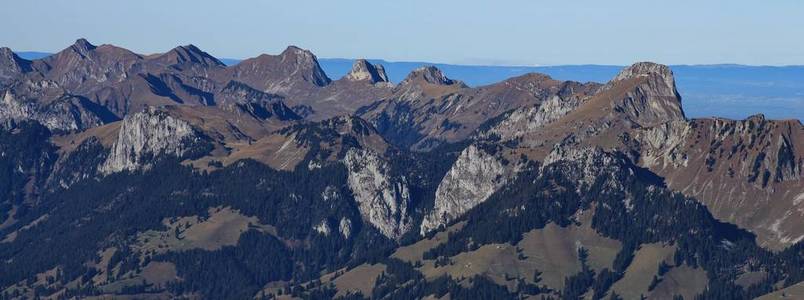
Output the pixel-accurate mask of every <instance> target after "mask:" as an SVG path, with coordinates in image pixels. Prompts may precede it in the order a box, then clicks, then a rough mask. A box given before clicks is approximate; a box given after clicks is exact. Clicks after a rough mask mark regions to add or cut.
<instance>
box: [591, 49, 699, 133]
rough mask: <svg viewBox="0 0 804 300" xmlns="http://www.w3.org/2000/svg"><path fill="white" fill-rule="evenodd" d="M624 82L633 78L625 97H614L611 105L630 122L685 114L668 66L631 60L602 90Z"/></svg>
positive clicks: (680, 117)
mask: <svg viewBox="0 0 804 300" xmlns="http://www.w3.org/2000/svg"><path fill="white" fill-rule="evenodd" d="M623 82H633V84H635V85H636V86H634V87H633V88H632V89H630V90H628V91H626V92H625V95H624V97H622V98H620V99H618V100H616V101H613V102H612V108H613V110H614V111H616V112H620V113H622V114H624V115H625V117H626V119H628V120H629V121H631V122H632V123H635V124H637V125H639V126H643V127H647V126H652V125H657V124H661V123H664V122H669V121H676V120H684V119H685V118H686V117H685V115H684V111H683V110H682V109H681V96H680V95H679V94H678V91H677V90H676V83H675V79H674V78H673V72H672V71H671V70H670V67H668V66H665V65H660V64H655V63H649V62H641V63H636V64H633V65H631V66H630V67H628V68H625V69H624V70H623V71H621V72H620V73H619V74H618V75H617V76H616V77H615V78H614V79H613V80H612V81H610V82H609V83H608V84H607V85H606V86H604V87H603V90H604V91H607V90H612V89H617V87H622V86H629V85H621V84H622V83H623Z"/></svg>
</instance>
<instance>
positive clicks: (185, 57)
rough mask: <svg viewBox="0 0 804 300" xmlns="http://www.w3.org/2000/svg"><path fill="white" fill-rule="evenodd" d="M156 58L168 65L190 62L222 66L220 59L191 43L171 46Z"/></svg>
mask: <svg viewBox="0 0 804 300" xmlns="http://www.w3.org/2000/svg"><path fill="white" fill-rule="evenodd" d="M156 60H158V61H161V62H163V63H165V64H169V65H179V64H187V63H191V64H200V65H204V66H220V67H222V66H224V64H223V63H222V62H221V61H220V60H218V59H217V58H215V57H214V56H212V55H210V54H209V53H206V52H204V51H203V50H201V49H199V48H198V47H196V46H195V45H192V44H190V45H185V46H178V47H176V48H173V49H171V50H170V51H168V52H167V53H165V54H162V55H160V56H159V57H157V58H156Z"/></svg>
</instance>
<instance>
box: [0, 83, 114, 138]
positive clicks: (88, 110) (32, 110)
mask: <svg viewBox="0 0 804 300" xmlns="http://www.w3.org/2000/svg"><path fill="white" fill-rule="evenodd" d="M103 111H104V109H103V108H101V107H98V105H96V104H94V103H92V102H90V101H89V100H87V99H86V98H82V97H77V96H71V95H63V96H61V97H59V98H57V99H55V100H53V101H52V102H50V103H48V104H46V105H41V104H39V103H38V102H36V101H29V100H27V99H19V98H18V97H17V96H16V95H15V94H14V93H13V92H12V91H6V92H5V93H4V94H3V98H2V100H0V122H9V121H23V120H34V121H37V122H39V123H41V124H42V125H44V126H45V127H47V128H49V129H51V130H62V131H73V130H83V129H86V128H90V127H95V126H99V125H102V124H105V123H107V122H109V121H113V120H115V117H114V116H113V115H111V113H106V114H104V113H103Z"/></svg>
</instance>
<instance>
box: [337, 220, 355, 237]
mask: <svg viewBox="0 0 804 300" xmlns="http://www.w3.org/2000/svg"><path fill="white" fill-rule="evenodd" d="M338 232H340V233H341V235H342V236H343V238H345V239H349V237H350V236H352V220H349V219H347V218H341V222H340V223H339V224H338Z"/></svg>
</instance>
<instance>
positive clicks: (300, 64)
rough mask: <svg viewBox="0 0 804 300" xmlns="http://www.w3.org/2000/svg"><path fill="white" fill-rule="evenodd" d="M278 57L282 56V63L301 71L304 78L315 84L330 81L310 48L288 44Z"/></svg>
mask: <svg viewBox="0 0 804 300" xmlns="http://www.w3.org/2000/svg"><path fill="white" fill-rule="evenodd" d="M280 57H281V58H282V65H284V66H286V67H289V68H292V69H295V70H298V71H301V72H302V73H303V75H304V77H305V80H307V81H309V82H312V83H313V84H315V85H317V86H325V85H327V84H329V83H330V81H332V80H330V79H329V77H327V74H326V73H324V70H323V69H321V66H320V65H319V64H318V59H317V58H316V57H315V55H314V54H313V53H312V52H310V50H306V49H302V48H299V47H296V46H288V48H287V49H285V51H282V54H280Z"/></svg>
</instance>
